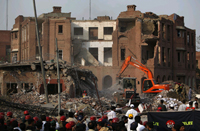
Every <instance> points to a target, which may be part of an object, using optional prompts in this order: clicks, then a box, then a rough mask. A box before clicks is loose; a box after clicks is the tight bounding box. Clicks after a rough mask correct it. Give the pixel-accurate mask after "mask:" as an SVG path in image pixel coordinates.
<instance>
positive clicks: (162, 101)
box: [158, 100, 167, 111]
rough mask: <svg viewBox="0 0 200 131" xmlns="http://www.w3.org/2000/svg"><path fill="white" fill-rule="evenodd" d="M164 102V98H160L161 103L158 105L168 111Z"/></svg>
mask: <svg viewBox="0 0 200 131" xmlns="http://www.w3.org/2000/svg"><path fill="white" fill-rule="evenodd" d="M163 103H164V100H160V104H159V105H158V107H161V108H162V111H167V108H166V106H165V105H164V104H163Z"/></svg>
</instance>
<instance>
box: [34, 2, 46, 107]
mask: <svg viewBox="0 0 200 131" xmlns="http://www.w3.org/2000/svg"><path fill="white" fill-rule="evenodd" d="M33 8H34V13H35V28H36V35H37V41H38V48H39V53H40V64H41V70H42V76H43V84H44V89H45V97H46V102H47V103H49V99H48V92H47V84H46V79H45V71H44V63H43V58H42V49H41V45H40V38H39V32H38V23H37V13H36V6H35V0H33Z"/></svg>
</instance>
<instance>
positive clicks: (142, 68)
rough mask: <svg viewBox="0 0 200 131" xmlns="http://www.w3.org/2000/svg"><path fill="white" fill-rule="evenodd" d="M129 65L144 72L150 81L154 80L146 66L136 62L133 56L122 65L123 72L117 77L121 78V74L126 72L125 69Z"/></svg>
mask: <svg viewBox="0 0 200 131" xmlns="http://www.w3.org/2000/svg"><path fill="white" fill-rule="evenodd" d="M131 59H133V60H134V61H136V62H133V61H131ZM128 65H132V66H134V67H136V68H138V69H140V70H141V71H143V72H144V73H145V74H146V75H147V76H148V78H149V79H153V74H152V72H151V71H150V70H149V69H148V68H147V67H146V66H145V65H143V64H142V63H140V62H139V61H138V60H136V59H135V58H134V57H131V56H128V57H127V58H126V59H125V61H124V63H123V64H122V66H121V70H120V72H119V73H118V75H117V77H120V76H121V74H122V73H123V72H124V71H125V69H126V68H127V67H128Z"/></svg>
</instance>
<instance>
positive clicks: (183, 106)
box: [178, 100, 187, 111]
mask: <svg viewBox="0 0 200 131" xmlns="http://www.w3.org/2000/svg"><path fill="white" fill-rule="evenodd" d="M182 103H183V104H181V105H180V106H179V108H178V111H185V110H186V107H187V105H186V104H185V100H183V101H182Z"/></svg>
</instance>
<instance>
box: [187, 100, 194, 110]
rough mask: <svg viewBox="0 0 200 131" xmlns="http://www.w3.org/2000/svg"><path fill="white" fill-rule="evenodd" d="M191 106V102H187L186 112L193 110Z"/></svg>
mask: <svg viewBox="0 0 200 131" xmlns="http://www.w3.org/2000/svg"><path fill="white" fill-rule="evenodd" d="M192 104H193V102H192V101H190V102H189V107H186V111H190V110H194V109H195V108H194V107H192Z"/></svg>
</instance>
